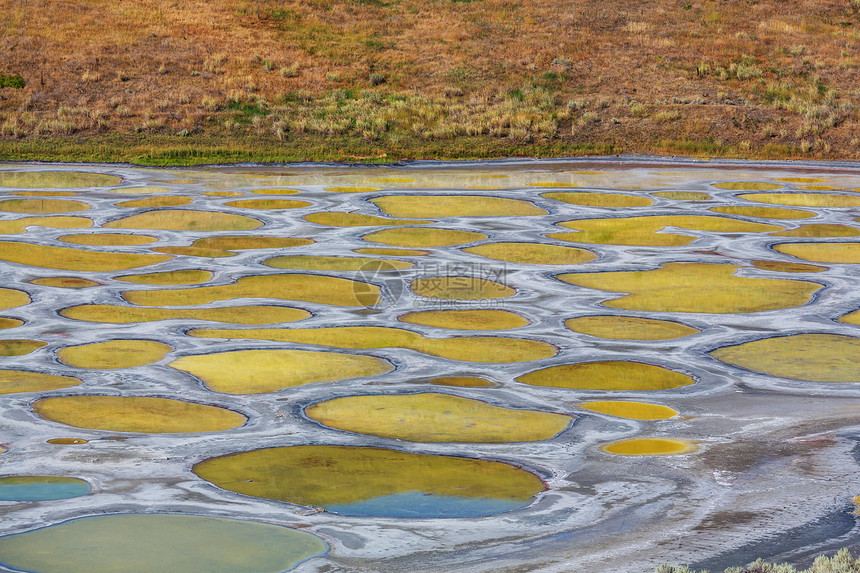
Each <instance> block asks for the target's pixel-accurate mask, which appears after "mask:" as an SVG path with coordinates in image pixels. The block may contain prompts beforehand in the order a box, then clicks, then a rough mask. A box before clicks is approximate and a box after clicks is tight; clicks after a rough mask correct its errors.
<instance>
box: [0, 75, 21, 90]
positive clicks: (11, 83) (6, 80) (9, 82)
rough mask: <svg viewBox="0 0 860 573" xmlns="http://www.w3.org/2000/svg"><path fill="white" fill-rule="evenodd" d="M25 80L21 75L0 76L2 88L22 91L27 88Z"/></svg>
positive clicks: (0, 86)
mask: <svg viewBox="0 0 860 573" xmlns="http://www.w3.org/2000/svg"><path fill="white" fill-rule="evenodd" d="M25 85H26V84H25V82H24V78H22V77H21V76H20V75H19V74H0V88H13V89H17V90H19V89H21V88H23V87H24V86H25Z"/></svg>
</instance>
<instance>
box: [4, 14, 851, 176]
mask: <svg viewBox="0 0 860 573" xmlns="http://www.w3.org/2000/svg"><path fill="white" fill-rule="evenodd" d="M0 9H2V12H3V14H4V17H3V18H2V19H0V74H20V75H21V76H22V77H23V79H24V81H25V82H26V85H25V87H24V88H15V87H3V88H0V158H3V159H34V158H40V159H74V160H105V161H135V162H141V163H188V162H191V163H193V162H212V161H216V162H217V161H222V162H223V161H232V160H242V161H247V160H259V161H282V160H302V159H330V160H333V159H346V160H391V159H397V158H453V157H459V158H480V157H497V156H508V155H556V156H557V155H578V154H584V153H588V154H594V153H619V152H650V153H663V154H691V155H718V156H719V155H728V156H749V157H806V158H811V157H820V158H835V157H839V158H852V159H856V158H858V157H860V129H858V127H860V112H858V106H860V48H859V47H860V42H858V39H860V0H801V1H799V2H785V1H778V0H727V1H722V2H711V1H707V0H706V1H693V0H649V1H647V2H646V1H642V0H638V1H637V0H632V1H631V0H605V1H603V2H599V3H598V2H577V3H574V2H563V1H561V0H542V1H540V2H524V1H522V0H472V1H462V0H461V1H454V0H421V1H419V0H315V1H310V2H309V1H294V0H282V1H279V2H276V1H271V0H206V1H203V0H188V1H186V2H183V3H179V2H173V1H172V0H124V1H123V2H113V1H108V0H79V1H76V2H69V1H66V0H54V1H53V2H47V1H45V0H23V1H21V0H19V1H14V2H13V1H12V0H0ZM2 83H3V82H0V85H2ZM13 83H14V82H13ZM213 150H215V151H214V152H213Z"/></svg>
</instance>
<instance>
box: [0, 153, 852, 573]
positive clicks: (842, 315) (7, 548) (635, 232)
mask: <svg viewBox="0 0 860 573" xmlns="http://www.w3.org/2000/svg"><path fill="white" fill-rule="evenodd" d="M810 183H815V185H810ZM816 185H817V186H819V187H820V189H816V188H814V187H815V186H816ZM40 192H42V193H47V192H49V193H52V194H57V193H68V194H70V195H68V196H69V197H71V198H62V197H64V196H63V195H57V197H61V198H59V199H58V198H52V197H50V196H48V198H47V199H37V198H35V197H38V196H39V193H40ZM24 193H26V194H27V196H24V195H23V194H24ZM278 195H283V196H288V197H289V199H285V198H277V197H276V196H278ZM266 196H273V197H274V198H267V197H266ZM22 197H23V198H22ZM4 205H5V208H4V209H3V210H0V273H2V275H0V276H3V278H4V281H3V284H2V290H0V327H2V328H0V334H2V337H0V349H2V351H0V395H2V398H3V400H2V401H1V402H0V490H2V491H5V492H6V494H4V495H3V496H2V497H0V571H4V572H6V571H38V572H42V571H45V572H47V571H52V570H53V569H52V568H53V567H55V566H56V564H57V562H58V560H63V559H64V556H68V557H69V561H68V563H69V567H72V566H74V567H75V568H76V569H74V570H75V571H77V570H81V571H88V570H91V569H92V567H93V566H94V564H95V563H97V562H99V560H102V562H105V563H108V562H109V563H110V564H111V568H112V571H124V570H125V569H123V567H126V566H128V567H129V568H128V571H140V570H141V569H140V567H138V568H137V569H135V568H134V564H135V563H139V564H141V565H140V566H142V567H150V568H165V567H166V568H169V567H175V568H181V569H182V570H187V571H195V570H200V571H207V572H208V571H222V570H223V571H247V570H251V569H249V568H250V567H252V565H253V566H254V567H258V568H259V570H260V571H267V572H268V571H272V572H277V571H284V570H288V569H291V568H293V569H295V570H296V571H303V572H312V571H319V572H322V571H326V572H339V571H344V572H346V571H357V570H361V571H378V572H392V573H394V572H400V571H416V572H423V571H428V572H430V571H469V572H476V573H477V572H481V573H483V572H491V571H492V572H496V571H547V572H556V571H557V572H559V573H561V572H565V573H569V572H571V571H585V570H587V571H606V572H610V571H612V572H617V571H643V572H644V571H649V570H652V569H653V567H654V566H656V565H658V564H660V563H664V562H671V563H675V564H685V563H687V564H696V565H697V566H700V567H704V566H707V567H712V568H718V567H726V566H730V565H741V564H743V563H745V562H747V561H749V560H751V559H753V558H754V557H764V558H771V559H777V560H780V561H794V562H798V563H805V562H806V561H808V560H809V559H810V558H811V556H814V555H815V554H816V553H819V552H822V551H829V550H832V549H833V548H835V547H839V546H857V545H858V544H860V525H858V517H857V515H856V514H855V513H854V511H855V506H854V504H853V501H852V500H853V499H854V498H855V497H856V496H858V495H860V471H858V463H860V455H858V452H860V446H858V440H860V401H858V399H860V370H858V368H857V367H856V364H857V363H858V361H860V326H858V324H860V320H858V319H857V315H858V313H857V311H858V309H860V294H858V289H857V288H856V285H857V281H858V277H860V264H858V260H860V258H858V255H857V253H858V252H860V246H858V245H860V241H858V239H857V237H858V236H860V224H858V222H857V219H858V218H860V166H856V165H848V164H843V165H831V164H796V165H779V164H767V165H754V164H745V163H737V164H719V163H692V162H687V163H679V164H673V163H667V162H660V161H649V160H637V162H631V161H630V160H621V161H587V160H581V161H580V160H577V161H568V162H538V161H528V162H516V161H509V162H498V163H475V164H435V163H416V164H410V165H403V166H396V167H338V166H330V165H288V166H282V167H272V166H268V167H240V166H236V167H218V168H215V167H213V168H195V169H175V170H174V169H171V170H157V169H143V168H130V167H120V166H111V165H16V164H4V165H0V206H4ZM798 213H799V214H800V215H798ZM795 216H797V217H798V218H792V217H795ZM69 229H76V230H75V231H70V230H69ZM4 488H5V489H4ZM2 491H0V493H2ZM195 530H196V531H204V532H205V540H204V541H203V542H202V543H200V539H198V543H197V544H196V545H193V547H192V548H191V549H189V550H187V551H183V550H182V549H181V547H182V544H181V543H179V542H178V540H181V539H183V538H185V537H186V536H188V535H190V532H192V531H195ZM135 536H136V537H138V538H139V539H140V540H147V541H146V543H134V542H123V543H122V544H119V540H121V539H125V540H126V541H128V540H129V539H130V538H133V537H135ZM206 540H209V541H206ZM152 543H156V544H159V545H160V546H162V547H163V551H162V557H163V559H162V560H155V561H152V560H149V561H147V560H142V559H137V558H136V557H134V556H135V555H137V554H138V553H137V552H141V551H144V549H142V547H143V546H144V545H146V544H152ZM213 544H214V545H216V546H219V547H220V546H228V545H229V546H230V547H231V549H233V550H234V551H232V553H234V554H235V555H233V557H235V559H236V560H235V561H230V559H232V558H233V557H231V552H222V551H209V550H208V549H207V547H210V546H212V545H213ZM230 544H232V545H230ZM255 554H258V555H263V556H264V557H265V559H261V560H257V561H256V562H255V561H254V560H253V559H251V560H250V561H249V560H248V556H249V555H255ZM70 570H71V569H70Z"/></svg>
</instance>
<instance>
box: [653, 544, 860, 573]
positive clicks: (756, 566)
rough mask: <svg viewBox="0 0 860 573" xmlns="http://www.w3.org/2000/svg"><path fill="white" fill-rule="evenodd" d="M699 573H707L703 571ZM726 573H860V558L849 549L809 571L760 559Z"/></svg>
mask: <svg viewBox="0 0 860 573" xmlns="http://www.w3.org/2000/svg"><path fill="white" fill-rule="evenodd" d="M655 571H656V573H696V572H695V571H694V570H692V569H690V568H689V567H684V566H681V567H676V566H674V565H660V566H659V567H657V569H656V570H655ZM699 573H707V571H701V572H699ZM724 573H860V557H858V558H857V559H855V558H854V557H852V556H851V552H850V551H848V550H847V549H840V550H839V551H838V552H837V553H836V555H834V556H833V557H827V556H826V555H819V556H818V557H816V558H815V561H814V562H813V563H812V567H810V568H809V569H802V570H798V569H795V568H794V567H793V566H792V565H788V564H785V563H783V564H780V565H777V564H773V563H766V562H765V561H764V560H762V559H758V560H756V561H754V562H752V563H750V564H749V565H746V566H744V567H729V568H728V569H726V570H725V572H724Z"/></svg>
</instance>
